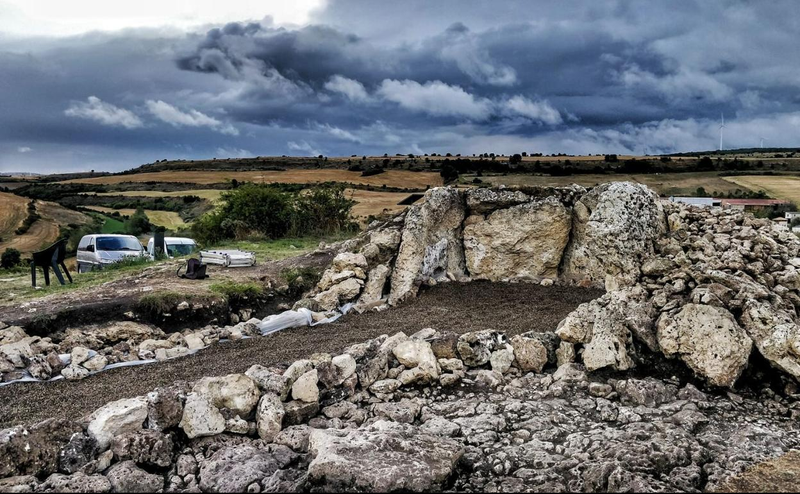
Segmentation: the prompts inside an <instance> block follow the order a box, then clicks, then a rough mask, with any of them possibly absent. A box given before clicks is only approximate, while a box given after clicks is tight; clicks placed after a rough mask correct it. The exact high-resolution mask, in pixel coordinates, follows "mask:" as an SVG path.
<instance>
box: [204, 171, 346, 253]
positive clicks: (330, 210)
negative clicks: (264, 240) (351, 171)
mask: <svg viewBox="0 0 800 494" xmlns="http://www.w3.org/2000/svg"><path fill="white" fill-rule="evenodd" d="M222 198H223V200H224V203H223V204H222V206H220V207H219V208H218V209H217V210H216V211H213V212H211V213H207V214H205V215H203V216H201V217H200V218H199V219H198V220H197V221H195V222H194V224H193V226H192V233H193V235H194V236H195V238H196V239H198V240H199V241H201V242H203V243H216V242H220V241H222V240H225V239H243V238H247V237H251V236H263V237H268V238H273V239H275V238H282V237H286V236H289V235H292V236H307V235H314V234H325V235H327V234H334V233H339V232H341V231H345V230H351V229H355V228H356V225H355V223H353V222H352V220H351V219H350V212H351V210H352V208H353V205H354V204H355V201H353V200H351V199H348V198H347V197H345V194H344V188H343V187H341V186H319V187H314V188H312V189H310V190H307V191H305V192H300V191H297V189H296V188H288V187H287V188H281V187H279V186H275V185H265V184H243V185H241V186H239V188H238V189H235V190H232V191H228V192H225V193H224V194H223V195H222Z"/></svg>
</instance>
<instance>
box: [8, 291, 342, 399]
mask: <svg viewBox="0 0 800 494" xmlns="http://www.w3.org/2000/svg"><path fill="white" fill-rule="evenodd" d="M352 308H353V304H352V303H350V304H345V305H343V306H342V307H340V308H339V310H338V311H336V313H335V314H333V315H331V316H330V317H327V318H325V319H321V320H319V321H314V317H313V312H311V311H310V310H308V309H306V308H300V309H297V310H287V311H284V312H281V313H280V314H273V315H271V316H267V317H265V318H264V319H262V320H261V322H260V323H259V324H258V329H259V330H260V331H261V335H262V336H266V335H268V334H270V333H274V332H276V331H280V330H282V329H288V328H298V327H301V326H319V325H320V324H328V323H332V322H333V321H335V320H337V319H339V318H340V317H342V316H343V315H345V314H347V313H348V312H350V309H352ZM249 338H251V337H250V336H244V337H243V338H242V339H249ZM226 341H229V340H227V339H224V340H219V342H220V343H224V342H226ZM203 348H207V346H206V347H203ZM203 348H198V349H196V350H189V352H188V353H186V354H184V355H181V356H180V357H185V356H186V355H192V354H194V353H197V352H199V351H200V350H202V349H203ZM95 355H97V352H96V351H94V350H89V358H91V357H94V356H95ZM58 358H59V359H61V361H62V362H63V363H64V365H65V366H67V365H69V364H70V361H71V359H72V357H71V355H70V354H69V353H63V354H60V355H59V356H58ZM174 358H179V357H174ZM154 362H159V361H158V360H155V359H148V360H134V361H131V362H117V363H116V364H109V365H107V366H105V367H103V368H102V369H100V370H98V371H94V372H89V375H90V376H91V375H94V374H97V373H99V372H104V371H107V370H111V369H116V368H118V367H131V366H134V365H145V364H152V363H154ZM60 379H64V376H61V375H58V376H55V377H53V378H51V379H49V381H58V380H60ZM22 382H43V381H40V380H39V379H36V378H35V377H32V376H31V375H30V373H28V371H27V370H25V371H24V376H23V377H21V378H19V379H15V380H14V381H8V382H4V383H0V387H3V386H7V385H9V384H14V383H22Z"/></svg>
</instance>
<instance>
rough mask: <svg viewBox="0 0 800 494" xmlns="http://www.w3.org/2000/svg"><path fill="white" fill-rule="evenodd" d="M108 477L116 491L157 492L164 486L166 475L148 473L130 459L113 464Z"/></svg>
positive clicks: (107, 474)
mask: <svg viewBox="0 0 800 494" xmlns="http://www.w3.org/2000/svg"><path fill="white" fill-rule="evenodd" d="M106 477H107V478H108V481H109V482H110V483H111V488H112V489H113V490H114V492H157V491H159V490H161V489H163V488H164V477H162V476H161V475H156V474H154V473H147V472H146V471H144V470H142V469H141V468H139V467H137V466H136V463H134V462H133V461H130V460H127V461H123V462H121V463H117V464H115V465H113V466H112V467H111V468H109V469H108V472H107V473H106Z"/></svg>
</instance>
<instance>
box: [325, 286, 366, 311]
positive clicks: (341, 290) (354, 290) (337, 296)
mask: <svg viewBox="0 0 800 494" xmlns="http://www.w3.org/2000/svg"><path fill="white" fill-rule="evenodd" d="M363 286H364V281H363V280H361V279H358V278H348V279H346V280H344V281H342V282H341V283H337V284H335V285H333V286H331V287H330V288H328V289H327V290H325V291H324V292H320V293H318V294H317V295H315V296H314V300H316V301H317V302H318V303H319V306H320V308H322V309H323V310H333V309H336V308H338V307H339V306H340V305H341V304H343V303H345V302H349V301H350V300H353V299H354V298H356V297H357V296H358V294H359V293H361V287H363Z"/></svg>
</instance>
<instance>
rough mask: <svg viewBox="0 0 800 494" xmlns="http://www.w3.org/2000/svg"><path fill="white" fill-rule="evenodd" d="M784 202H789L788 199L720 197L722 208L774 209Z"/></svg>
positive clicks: (745, 209) (743, 209)
mask: <svg viewBox="0 0 800 494" xmlns="http://www.w3.org/2000/svg"><path fill="white" fill-rule="evenodd" d="M786 204H789V201H784V200H783V199H722V207H723V208H726V209H740V210H742V211H754V210H759V209H762V210H763V209H775V208H777V207H778V206H784V205H786Z"/></svg>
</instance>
